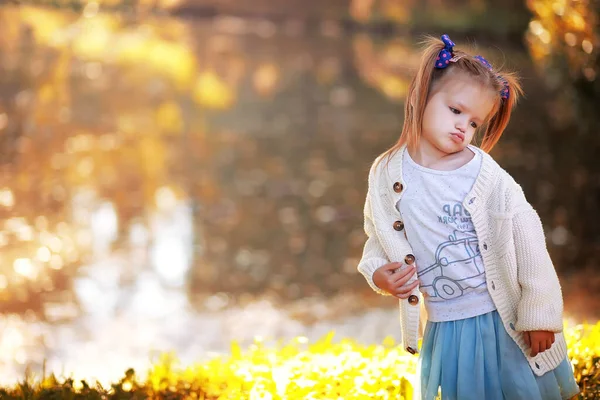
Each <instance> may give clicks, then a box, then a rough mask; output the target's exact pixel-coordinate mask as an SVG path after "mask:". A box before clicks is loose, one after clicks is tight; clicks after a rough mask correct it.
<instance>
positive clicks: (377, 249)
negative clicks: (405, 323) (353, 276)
mask: <svg viewBox="0 0 600 400" xmlns="http://www.w3.org/2000/svg"><path fill="white" fill-rule="evenodd" d="M370 197H371V191H370V190H369V191H368V193H367V199H366V200H365V207H364V229H365V233H366V234H367V241H366V243H365V246H364V248H363V254H362V258H361V260H360V262H359V264H358V271H359V272H360V273H361V274H363V276H364V277H365V279H366V280H367V282H368V283H369V285H370V286H371V288H372V289H373V290H374V291H376V292H377V293H379V294H382V295H390V294H389V293H388V292H386V291H384V290H381V289H380V288H379V287H377V285H375V282H373V273H374V272H375V271H376V270H377V269H378V268H380V267H382V266H383V265H385V264H387V263H389V260H388V257H387V255H386V254H385V251H384V250H383V247H382V246H381V243H380V242H379V238H378V237H377V232H376V231H375V225H374V224H373V212H372V209H371V199H370Z"/></svg>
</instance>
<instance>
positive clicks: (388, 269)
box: [373, 262, 419, 299]
mask: <svg viewBox="0 0 600 400" xmlns="http://www.w3.org/2000/svg"><path fill="white" fill-rule="evenodd" d="M401 266H402V263H399V262H393V263H389V264H385V265H384V266H382V267H379V268H378V269H377V270H376V271H375V272H374V273H373V282H374V283H375V285H377V287H378V288H380V289H382V290H385V291H386V292H388V293H389V294H391V295H392V296H396V297H399V298H401V299H406V298H408V296H409V295H410V292H412V290H413V289H414V288H416V287H417V286H418V285H419V280H418V279H417V280H415V281H414V282H413V283H411V284H410V285H406V286H405V284H406V282H408V281H409V280H410V278H411V277H412V276H413V275H414V274H415V273H416V271H417V267H416V264H412V265H409V266H408V268H406V269H404V270H400V267H401Z"/></svg>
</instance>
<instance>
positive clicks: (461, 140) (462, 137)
mask: <svg viewBox="0 0 600 400" xmlns="http://www.w3.org/2000/svg"><path fill="white" fill-rule="evenodd" d="M451 135H452V136H454V137H456V138H457V139H459V141H460V142H463V141H464V140H465V135H464V133H460V132H452V133H451Z"/></svg>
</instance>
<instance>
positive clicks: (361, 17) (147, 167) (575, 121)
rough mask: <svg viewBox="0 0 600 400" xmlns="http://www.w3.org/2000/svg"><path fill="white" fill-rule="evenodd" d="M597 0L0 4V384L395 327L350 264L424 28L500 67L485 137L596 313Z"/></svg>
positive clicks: (588, 311)
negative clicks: (499, 97)
mask: <svg viewBox="0 0 600 400" xmlns="http://www.w3.org/2000/svg"><path fill="white" fill-rule="evenodd" d="M599 15H600V1H598V0H589V1H574V0H554V1H544V0H530V1H517V0H507V1H503V2H498V1H492V0H453V1H441V0H425V1H416V0H328V1H326V2H323V1H320V0H302V1H300V0H252V1H234V0H101V1H80V0H48V1H39V2H38V1H36V2H33V1H32V2H27V3H26V4H25V3H20V2H15V1H2V2H0V384H12V383H15V382H16V381H17V380H18V379H22V378H23V377H24V374H25V371H26V370H29V371H31V372H33V373H38V374H39V373H41V371H42V370H44V369H45V371H46V372H50V371H53V372H56V373H57V374H62V376H71V375H73V376H75V377H86V378H96V379H100V380H109V379H116V378H117V377H121V376H122V375H123V372H124V371H125V369H126V368H128V367H134V368H136V370H142V371H143V370H144V369H145V368H147V365H148V363H149V362H150V361H151V360H152V357H153V356H154V355H156V354H158V353H159V352H162V351H170V350H173V351H175V352H176V354H177V355H178V356H179V357H180V358H181V360H182V362H184V363H191V362H195V361H199V360H202V359H203V358H205V357H210V356H211V355H214V354H217V353H223V352H227V351H228V349H229V344H230V342H231V341H232V340H237V341H239V342H240V343H241V344H242V345H246V344H248V343H251V342H252V340H253V338H254V337H255V336H261V337H263V338H265V340H275V339H289V338H292V337H294V336H298V335H301V336H306V337H307V338H309V339H310V340H313V339H316V338H319V337H321V336H322V335H323V334H325V333H326V332H328V331H330V330H335V331H336V335H337V337H342V336H346V337H353V338H356V339H357V340H358V341H360V342H363V343H376V342H380V341H381V340H382V339H383V338H384V337H386V336H388V335H391V336H393V337H396V338H398V337H399V334H400V333H399V321H398V317H397V309H396V307H397V305H396V304H397V302H396V301H395V300H394V299H391V298H384V297H381V296H378V295H376V294H375V293H374V292H372V291H371V289H370V288H369V287H368V285H367V284H366V282H365V281H364V278H363V277H362V276H361V275H360V274H358V272H357V271H356V266H357V264H358V261H359V259H360V256H361V252H362V246H363V244H364V241H365V239H366V237H365V235H364V232H363V228H362V223H363V220H362V206H363V202H364V196H365V193H366V178H367V173H368V170H369V167H370V164H371V162H372V161H373V159H374V158H375V157H376V156H377V155H378V154H379V153H381V152H383V151H384V150H386V149H387V148H388V147H389V146H391V145H392V144H393V143H394V142H395V141H396V139H397V137H398V134H399V132H400V129H401V126H402V118H403V116H402V110H403V99H404V96H405V94H406V90H407V87H408V84H409V79H410V78H411V77H412V73H413V71H414V69H415V67H416V65H417V62H418V58H419V49H418V42H419V40H420V39H421V38H422V36H423V35H424V34H432V35H434V36H440V35H441V34H442V33H448V34H449V35H450V36H451V37H452V39H453V40H454V41H455V42H456V43H457V46H459V47H461V46H474V47H476V49H477V51H478V52H480V53H482V54H484V55H485V57H486V58H488V59H489V60H490V61H492V63H493V64H494V65H505V66H506V67H507V68H509V69H516V70H518V71H519V73H520V75H521V76H522V79H523V84H524V88H525V91H526V97H525V98H524V99H523V101H522V103H521V104H520V106H519V107H518V109H517V111H516V113H515V114H514V117H513V119H512V121H511V124H510V126H509V128H508V130H507V131H506V133H505V136H504V137H503V138H502V139H501V141H500V143H499V145H498V146H497V147H496V148H495V149H494V151H493V152H492V155H493V156H494V157H495V158H496V159H497V160H498V161H499V163H500V164H501V165H502V166H503V167H504V168H505V169H507V170H508V171H509V172H510V173H511V174H512V175H513V176H514V177H515V179H516V180H517V181H518V182H519V183H520V184H521V185H522V186H523V188H524V190H525V193H526V195H527V197H528V199H529V200H530V202H531V203H532V204H533V205H534V206H535V207H536V209H537V210H538V212H539V214H540V216H541V218H542V221H543V224H544V228H545V230H546V233H547V241H548V246H549V250H550V252H551V255H552V257H553V260H554V262H555V265H556V269H557V271H558V272H559V276H560V278H561V282H562V285H563V292H564V297H565V308H566V317H567V318H568V319H569V320H572V321H574V322H583V321H590V322H595V321H597V320H598V319H599V318H600V295H598V290H600V268H599V265H600V261H599V259H600V160H599V157H600V135H599V133H600V132H599V129H600V128H598V126H600V107H599V104H600V103H599V100H600V83H599V81H600V77H598V73H599V72H600V68H599V67H600V65H599V64H600V61H599V60H600V58H599V57H598V54H599V53H600V36H599V35H600V32H599V28H598V26H599V21H598V19H599Z"/></svg>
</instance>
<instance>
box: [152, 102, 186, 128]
mask: <svg viewBox="0 0 600 400" xmlns="http://www.w3.org/2000/svg"><path fill="white" fill-rule="evenodd" d="M156 124H157V126H158V128H159V129H160V130H161V131H163V132H165V133H171V134H177V133H180V132H181V130H182V128H183V116H182V115H181V108H180V107H179V105H178V104H177V103H175V102H173V101H169V102H165V103H163V104H161V105H160V107H159V108H158V110H157V111H156Z"/></svg>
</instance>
